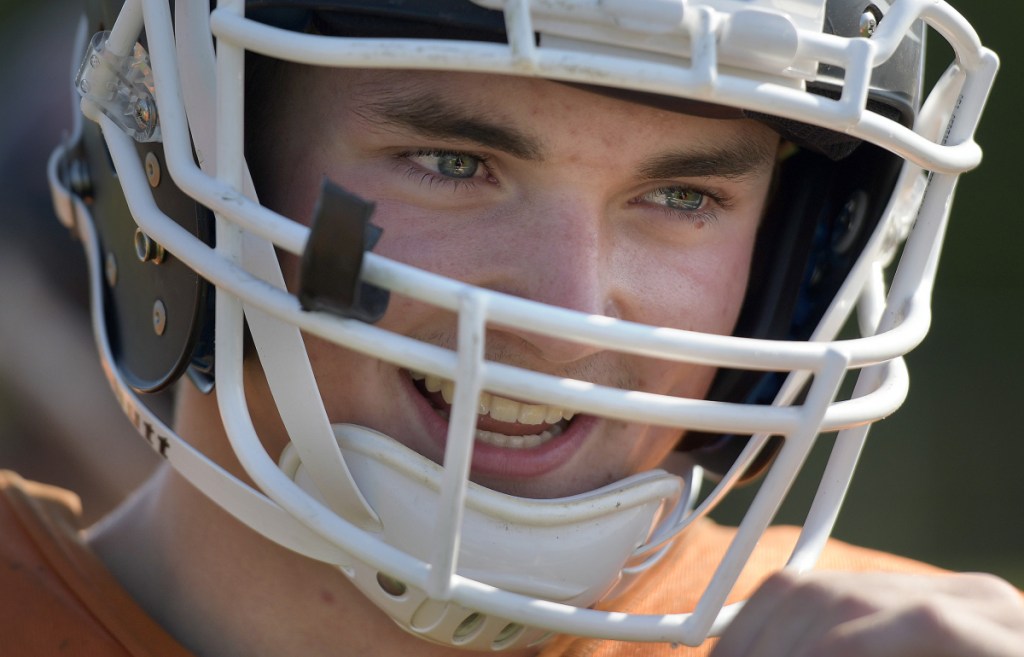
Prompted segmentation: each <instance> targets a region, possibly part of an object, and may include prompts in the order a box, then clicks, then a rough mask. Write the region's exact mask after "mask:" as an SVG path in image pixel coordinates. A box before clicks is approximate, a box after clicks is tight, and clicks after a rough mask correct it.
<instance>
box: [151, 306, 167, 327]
mask: <svg viewBox="0 0 1024 657" xmlns="http://www.w3.org/2000/svg"><path fill="white" fill-rule="evenodd" d="M165 330H167V308H165V307H164V302H163V301H161V300H160V299H157V300H156V301H155V302H154V303H153V332H154V333H156V334H157V335H163V334H164V331H165Z"/></svg>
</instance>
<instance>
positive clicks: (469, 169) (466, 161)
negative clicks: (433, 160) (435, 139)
mask: <svg viewBox="0 0 1024 657" xmlns="http://www.w3.org/2000/svg"><path fill="white" fill-rule="evenodd" d="M436 157H437V171H438V173H440V174H441V175H442V176H447V177H449V178H472V177H473V176H475V175H476V171H477V169H479V168H480V160H478V159H477V158H475V157H473V156H471V155H466V154H464V153H438V154H437V156H436Z"/></svg>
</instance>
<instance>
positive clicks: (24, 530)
mask: <svg viewBox="0 0 1024 657" xmlns="http://www.w3.org/2000/svg"><path fill="white" fill-rule="evenodd" d="M79 512H80V505H79V501H78V498H77V496H75V495H74V494H73V493H71V492H69V491H66V490H62V489H59V488H55V487H53V486H47V485H45V484H39V483H35V482H30V481H26V480H24V479H22V478H21V477H19V476H18V475H16V474H14V473H12V472H7V471H0V536H3V537H4V540H3V541H0V636H3V637H4V648H5V651H11V652H10V653H9V654H18V655H51V654H61V655H73V656H77V657H99V656H101V655H102V656H103V657H108V656H109V657H189V655H190V653H188V652H187V651H185V649H184V648H182V647H181V646H180V645H179V644H178V643H177V642H175V641H174V640H173V639H171V638H170V636H168V635H167V634H166V633H165V632H164V631H163V630H162V629H161V628H160V627H159V626H158V625H157V624H156V623H155V622H154V621H153V620H152V619H151V618H150V617H149V616H148V615H146V613H145V612H144V611H143V610H142V609H141V608H140V607H139V606H138V605H137V604H136V603H135V601H134V600H132V599H131V597H130V596H128V594H127V592H125V591H124V589H123V588H121V586H120V585H119V584H118V583H117V581H116V580H115V579H114V578H113V576H112V575H111V574H110V573H109V572H108V571H107V569H106V568H105V567H104V566H103V564H102V563H101V562H100V561H99V559H98V558H97V557H96V556H95V555H94V554H93V553H92V552H91V551H90V550H89V548H88V546H87V545H86V544H85V542H84V541H83V540H82V537H81V533H80V527H79ZM5 654H8V653H6V652H5Z"/></svg>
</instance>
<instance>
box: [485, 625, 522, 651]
mask: <svg viewBox="0 0 1024 657" xmlns="http://www.w3.org/2000/svg"><path fill="white" fill-rule="evenodd" d="M525 629H526V628H525V627H523V626H522V625H520V624H519V623H509V624H508V625H506V626H505V627H503V628H501V631H500V632H498V636H496V637H494V641H492V642H491V650H504V649H505V648H507V647H508V646H509V645H511V644H512V643H514V642H515V641H516V640H517V639H518V638H519V637H520V636H521V635H522V634H523V630H525Z"/></svg>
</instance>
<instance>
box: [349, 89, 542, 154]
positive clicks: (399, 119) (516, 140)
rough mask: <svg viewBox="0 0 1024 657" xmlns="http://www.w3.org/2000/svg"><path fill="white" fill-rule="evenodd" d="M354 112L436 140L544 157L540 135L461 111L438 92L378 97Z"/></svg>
mask: <svg viewBox="0 0 1024 657" xmlns="http://www.w3.org/2000/svg"><path fill="white" fill-rule="evenodd" d="M355 111H356V113H357V114H358V115H359V116H360V117H362V118H363V119H365V120H366V121H369V122H371V123H374V124H377V125H379V126H382V127H384V128H389V127H393V126H400V127H403V128H406V129H409V130H412V131H414V132H417V133H419V134H421V135H423V136H426V137H431V138H435V139H444V140H451V141H471V142H475V143H476V144H479V145H480V146H484V147H487V148H494V149H497V150H501V151H504V152H506V153H509V154H510V155H513V156H515V157H518V158H520V159H523V160H534V161H540V160H543V159H544V158H543V148H542V146H541V142H540V139H538V138H537V137H534V136H532V135H528V134H526V133H525V132H522V131H520V130H517V129H515V128H512V127H509V126H507V125H499V124H497V123H494V122H493V121H489V120H487V119H485V118H482V117H478V116H474V115H472V114H468V113H464V112H461V111H460V109H459V108H455V107H453V106H452V104H451V103H449V102H445V101H444V99H442V98H439V97H438V96H437V95H436V94H432V93H421V94H418V95H415V96H412V97H409V96H400V97H394V98H383V99H378V100H375V101H372V102H367V103H363V104H361V105H360V106H359V107H358V108H356V109H355Z"/></svg>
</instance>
